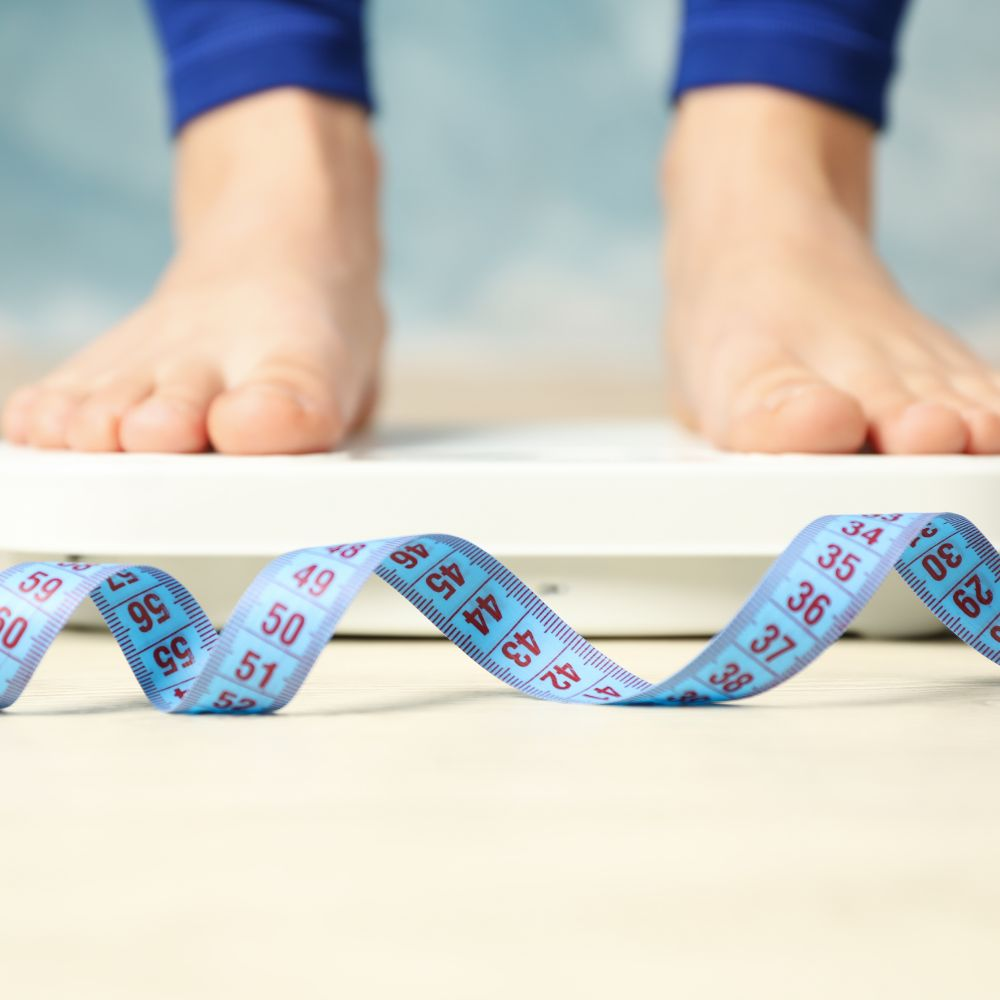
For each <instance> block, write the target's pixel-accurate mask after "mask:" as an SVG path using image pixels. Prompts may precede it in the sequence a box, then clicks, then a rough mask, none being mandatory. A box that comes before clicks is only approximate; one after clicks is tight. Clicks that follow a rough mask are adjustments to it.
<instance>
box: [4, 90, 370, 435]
mask: <svg viewBox="0 0 1000 1000" xmlns="http://www.w3.org/2000/svg"><path fill="white" fill-rule="evenodd" d="M376 194H377V162H376V154H375V149H374V146H373V143H372V140H371V136H370V132H369V127H368V122H367V119H366V116H365V115H364V114H363V112H362V111H360V110H359V109H358V108H356V107H354V106H352V105H350V104H346V103H341V102H338V101H333V100H330V99H328V98H324V97H319V96H316V95H313V94H309V93H307V92H304V91H300V90H294V89H282V90H273V91H268V92H265V93H263V94H260V95H256V96H253V97H249V98H246V99H244V100H240V101H237V102H234V103H232V104H229V105H226V106H224V107H222V108H220V109H218V110H216V111H212V112H210V113H208V114H206V115H204V116H202V117H199V118H198V119H196V120H195V121H194V122H192V123H191V124H190V125H189V126H187V127H186V128H185V129H184V130H183V132H182V133H181V135H180V137H179V140H178V148H177V191H176V215H177V218H176V229H177V240H178V247H177V252H176V255H175V257H174V259H173V261H172V262H171V263H170V265H169V267H168V268H167V271H166V273H165V274H164V276H163V278H162V280H161V281H160V283H159V285H158V287H157V288H156V290H155V291H154V292H153V294H152V296H151V297H150V299H149V300H148V301H147V302H146V303H145V304H143V305H142V306H141V307H140V308H139V309H138V310H137V311H136V312H134V313H133V314H132V315H131V316H129V317H127V318H126V319H125V320H124V321H123V322H122V323H120V324H119V325H118V326H116V327H114V328H113V329H111V330H109V331H108V332H107V333H105V334H103V335H102V336H100V337H98V338H97V339H96V340H95V341H93V342H92V343H91V344H89V345H88V346H87V347H85V348H84V349H83V350H82V351H80V352H79V353H78V354H77V355H75V356H74V357H72V358H71V359H70V360H69V361H67V362H66V363H65V364H63V365H61V366H60V367H59V368H57V369H56V370H55V371H54V372H52V373H51V374H50V375H48V376H47V377H46V378H44V379H43V380H42V381H41V382H39V383H37V384H35V385H31V386H27V387H25V388H23V389H21V390H19V391H18V392H16V393H15V394H14V395H13V396H12V397H11V398H10V400H9V401H8V402H7V405H6V407H5V410H4V414H3V425H4V433H5V435H6V437H7V438H8V439H9V440H11V441H14V442H17V443H24V444H32V445H36V446H39V447H43V448H72V449H75V450H79V451H118V450H123V451H158V452H197V451H203V450H205V449H206V448H214V449H216V450H217V451H221V452H229V453H234V454H253V453H294V452H307V451H321V450H326V449H328V448H331V447H335V446H336V445H337V444H339V443H340V442H341V441H342V440H343V438H344V437H345V435H346V434H348V433H349V432H350V431H351V430H353V429H355V428H356V427H357V426H359V425H360V424H361V423H363V422H364V420H365V419H366V417H367V415H368V412H369V411H370V408H371V404H372V400H373V397H374V392H375V379H376V373H377V368H378V361H379V357H380V354H381V350H382V343H383V340H384V337H385V320H384V314H383V310H382V306H381V302H380V298H379V290H378V276H379V246H378V236H377V233H378V220H377V199H376Z"/></svg>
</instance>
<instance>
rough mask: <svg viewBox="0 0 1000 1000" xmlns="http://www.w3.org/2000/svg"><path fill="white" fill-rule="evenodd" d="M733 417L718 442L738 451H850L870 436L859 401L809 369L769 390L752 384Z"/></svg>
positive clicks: (735, 408)
mask: <svg viewBox="0 0 1000 1000" xmlns="http://www.w3.org/2000/svg"><path fill="white" fill-rule="evenodd" d="M730 413H731V417H730V422H729V426H728V428H727V431H726V432H725V434H724V436H723V439H722V440H720V441H719V442H718V443H720V444H722V445H723V446H725V447H727V448H732V449H734V450H736V451H763V452H786V451H798V452H814V453H825V454H831V453H832V454H838V453H849V452H856V451H858V450H859V449H860V448H861V447H862V445H863V444H864V441H865V435H866V433H867V422H866V420H865V415H864V412H863V411H862V409H861V406H860V405H859V404H858V402H857V400H855V399H854V398H853V397H852V396H850V395H848V394H847V393H845V392H841V391H840V390H839V389H836V388H834V387H833V386H832V385H829V384H828V383H826V382H823V381H821V380H820V379H817V378H816V377H815V376H814V375H812V374H811V373H810V372H807V371H801V372H799V373H796V374H794V375H791V376H789V377H786V378H785V379H784V380H783V381H782V382H781V383H780V384H778V385H771V386H767V387H766V389H765V387H764V386H756V385H753V384H751V385H748V386H747V387H745V389H744V390H743V391H742V392H741V393H740V394H738V397H737V399H736V400H735V405H734V406H733V408H732V410H731V411H730Z"/></svg>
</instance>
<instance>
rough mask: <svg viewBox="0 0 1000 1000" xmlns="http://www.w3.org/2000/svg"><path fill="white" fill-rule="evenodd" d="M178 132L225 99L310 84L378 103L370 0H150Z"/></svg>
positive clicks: (360, 101) (359, 100) (363, 102)
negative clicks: (367, 18)
mask: <svg viewBox="0 0 1000 1000" xmlns="http://www.w3.org/2000/svg"><path fill="white" fill-rule="evenodd" d="M150 6H151V8H152V11H153V17H154V20H155V22H156V26H157V30H158V32H159V35H160V40H161V42H162V45H163V49H164V52H165V55H166V62H167V80H168V90H169V93H170V119H171V126H172V128H173V129H174V131H177V130H178V129H180V128H182V127H183V126H184V125H185V124H186V123H187V122H188V121H190V120H191V119H192V118H194V117H195V116H196V115H199V114H202V113H203V112H205V111H209V110H211V109H212V108H214V107H217V106H219V105H220V104H225V103H227V102H228V101H232V100H235V99H236V98H238V97H245V96H246V95H248V94H253V93H256V92H258V91H261V90H268V89H270V88H272V87H286V86H295V87H305V88H307V89H309V90H315V91H318V92H319V93H322V94H329V95H330V96H332V97H339V98H343V99H345V100H349V101H354V102H356V103H358V104H360V105H362V106H364V107H366V108H369V109H370V108H371V106H372V96H371V89H370V86H369V82H368V69H367V63H366V59H365V45H364V24H363V13H364V12H363V9H362V8H363V6H364V4H363V0H150Z"/></svg>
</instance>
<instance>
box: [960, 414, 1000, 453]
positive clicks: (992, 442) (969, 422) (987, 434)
mask: <svg viewBox="0 0 1000 1000" xmlns="http://www.w3.org/2000/svg"><path fill="white" fill-rule="evenodd" d="M961 414H962V419H963V420H964V421H965V426H966V428H967V430H968V432H969V440H968V443H967V445H966V450H967V451H969V452H970V453H971V454H973V455H1000V414H998V413H997V412H996V411H994V410H991V409H987V408H986V407H982V406H968V407H965V408H963V409H962V410H961Z"/></svg>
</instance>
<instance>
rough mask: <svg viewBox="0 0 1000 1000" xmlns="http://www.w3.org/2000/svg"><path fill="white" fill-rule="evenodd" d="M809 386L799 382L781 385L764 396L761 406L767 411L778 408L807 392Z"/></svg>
mask: <svg viewBox="0 0 1000 1000" xmlns="http://www.w3.org/2000/svg"><path fill="white" fill-rule="evenodd" d="M810 388H811V386H808V385H804V384H803V383H801V382H795V383H792V384H790V385H783V386H781V387H780V388H778V389H775V390H773V391H772V392H770V393H768V395H766V396H765V397H764V400H763V402H762V403H761V408H762V409H765V410H769V411H774V410H780V409H781V407H783V406H784V405H785V403H787V402H788V401H789V400H792V399H796V398H797V397H799V396H801V395H803V394H804V393H806V392H808V391H809V389H810Z"/></svg>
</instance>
